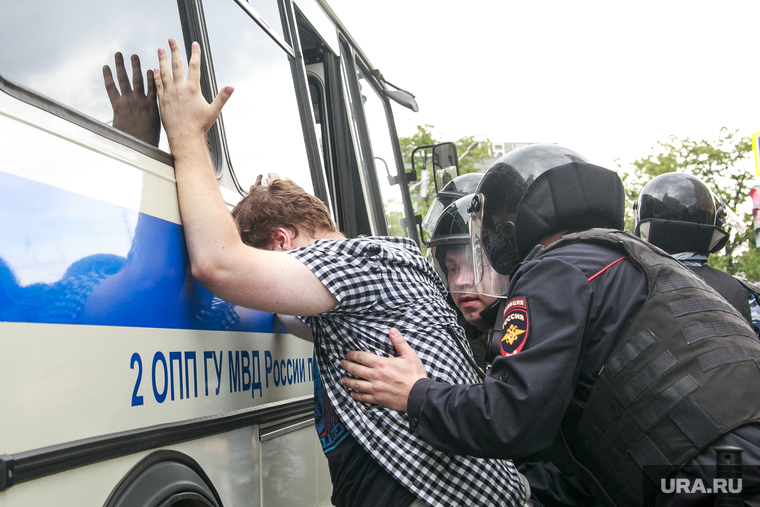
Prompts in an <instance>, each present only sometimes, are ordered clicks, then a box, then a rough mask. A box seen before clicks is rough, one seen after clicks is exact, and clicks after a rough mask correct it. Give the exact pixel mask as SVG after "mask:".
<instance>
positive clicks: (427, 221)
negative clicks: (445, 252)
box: [422, 199, 446, 235]
mask: <svg viewBox="0 0 760 507" xmlns="http://www.w3.org/2000/svg"><path fill="white" fill-rule="evenodd" d="M444 209H446V206H445V205H444V204H443V203H442V202H441V201H440V199H433V203H432V204H431V205H430V208H428V212H427V213H426V214H425V218H424V219H423V220H422V230H424V231H425V232H427V233H428V235H430V234H433V229H435V224H436V223H437V222H438V218H440V216H441V214H442V213H443V210H444Z"/></svg>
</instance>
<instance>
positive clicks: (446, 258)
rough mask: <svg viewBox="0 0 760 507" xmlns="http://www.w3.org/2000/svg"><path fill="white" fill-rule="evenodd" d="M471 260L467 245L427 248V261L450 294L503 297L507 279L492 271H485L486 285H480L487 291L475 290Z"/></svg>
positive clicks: (470, 252) (507, 283) (507, 282)
mask: <svg viewBox="0 0 760 507" xmlns="http://www.w3.org/2000/svg"><path fill="white" fill-rule="evenodd" d="M473 259H474V257H473V255H472V249H471V248H470V245H469V244H467V243H460V244H454V245H451V244H449V245H437V246H433V247H430V248H428V261H429V262H430V263H431V264H432V265H433V267H434V268H435V270H436V272H437V273H438V275H439V276H440V277H441V279H442V280H443V281H444V283H445V284H446V288H447V289H448V291H449V292H450V293H459V294H483V295H486V296H493V297H504V296H505V293H506V292H507V286H508V285H509V277H506V276H501V275H499V274H498V273H496V272H495V271H493V270H490V272H489V271H486V273H484V274H485V276H484V279H485V280H486V283H485V284H484V283H481V285H482V286H484V287H485V288H487V289H488V290H487V292H481V291H479V290H478V289H477V288H476V285H475V280H474V277H473V273H474V266H473ZM489 267H490V265H489Z"/></svg>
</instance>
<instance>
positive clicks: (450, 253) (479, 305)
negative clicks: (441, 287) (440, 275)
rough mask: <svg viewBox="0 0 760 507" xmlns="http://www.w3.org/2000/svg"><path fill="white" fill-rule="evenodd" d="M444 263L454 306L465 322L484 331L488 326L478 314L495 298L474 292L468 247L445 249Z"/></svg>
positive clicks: (458, 246)
mask: <svg viewBox="0 0 760 507" xmlns="http://www.w3.org/2000/svg"><path fill="white" fill-rule="evenodd" d="M444 263H445V270H446V278H445V281H446V284H447V286H448V289H449V293H450V294H451V299H452V300H453V301H454V304H455V305H456V307H457V308H458V309H459V311H460V312H462V316H464V319H465V320H466V321H467V322H469V323H470V324H472V325H473V326H475V327H476V328H478V329H480V330H481V331H486V330H487V329H488V328H489V327H490V326H489V325H488V324H487V323H485V322H484V321H483V317H481V316H480V312H482V311H483V310H485V309H486V308H488V307H489V306H490V305H492V304H493V303H494V302H495V301H496V299H497V298H495V297H491V296H484V295H483V294H478V293H477V292H476V291H475V282H474V278H473V273H472V250H471V249H470V246H469V245H455V246H451V247H449V248H447V249H446V254H445V259H444Z"/></svg>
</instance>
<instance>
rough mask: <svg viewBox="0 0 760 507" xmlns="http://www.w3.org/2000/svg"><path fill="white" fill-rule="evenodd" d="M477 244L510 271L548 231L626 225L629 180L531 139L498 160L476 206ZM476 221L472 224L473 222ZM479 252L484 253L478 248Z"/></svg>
mask: <svg viewBox="0 0 760 507" xmlns="http://www.w3.org/2000/svg"><path fill="white" fill-rule="evenodd" d="M470 211H471V212H472V215H471V220H472V219H476V220H477V217H478V216H480V217H481V218H480V220H481V224H479V227H473V228H472V234H473V236H475V235H477V234H478V230H477V229H478V228H479V229H480V235H481V237H480V238H475V237H473V248H476V247H477V245H478V244H480V245H482V250H483V253H484V254H485V256H486V257H487V258H488V260H489V261H490V263H491V265H492V266H493V267H494V269H495V270H496V271H497V272H498V273H500V274H504V275H507V274H509V273H510V272H511V271H512V269H513V268H514V267H515V266H516V265H517V264H518V263H519V262H521V261H522V259H524V258H525V256H526V255H528V253H530V251H531V250H532V249H533V247H535V246H536V245H537V244H538V243H539V242H540V241H541V240H542V239H543V238H545V237H546V236H548V235H550V234H553V233H556V232H560V231H570V232H572V231H580V230H586V229H591V228H595V227H603V228H611V229H622V228H623V224H624V215H625V198H624V192H623V184H622V182H621V181H620V178H619V177H618V176H617V174H615V173H614V172H613V171H610V170H609V169H605V168H603V167H599V166H595V165H592V164H589V163H588V162H587V160H586V159H585V158H584V157H582V156H581V155H579V154H578V153H576V152H574V151H572V150H570V149H567V148H563V147H561V146H557V145H540V144H538V145H530V146H525V147H523V148H520V149H518V150H515V151H512V152H509V153H507V154H506V155H504V156H503V157H502V158H500V159H499V160H497V161H496V163H495V164H494V165H493V166H491V168H490V169H489V170H488V171H487V172H486V174H485V176H484V177H483V180H482V181H481V182H480V185H479V186H478V190H477V195H476V197H475V198H474V199H473V201H472V205H471V207H470ZM471 227H472V225H471ZM474 255H476V256H477V255H478V253H477V252H475V253H474Z"/></svg>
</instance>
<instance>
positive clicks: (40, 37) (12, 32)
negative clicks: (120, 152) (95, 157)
mask: <svg viewBox="0 0 760 507" xmlns="http://www.w3.org/2000/svg"><path fill="white" fill-rule="evenodd" d="M169 37H175V38H176V39H177V40H182V28H181V25H180V19H179V14H178V12H177V2H176V1H175V0H135V1H131V2H103V1H100V0H80V1H77V2H43V1H41V0H28V1H24V2H6V3H5V4H4V5H3V15H2V16H0V44H2V47H3V50H2V51H0V74H2V76H3V77H4V78H5V79H7V80H9V81H11V82H13V83H16V84H18V85H21V86H24V87H26V88H30V89H32V90H34V91H36V92H39V93H41V94H43V95H45V96H47V97H49V98H52V99H54V100H55V101H57V102H59V103H62V104H63V105H65V106H68V107H71V108H73V109H76V110H78V111H80V112H82V113H85V114H86V115H88V116H90V117H92V118H95V119H96V120H99V121H101V122H103V123H106V124H108V125H110V124H111V123H112V121H113V111H112V109H111V104H110V102H109V100H108V95H107V94H106V89H105V86H104V84H103V72H102V68H103V66H104V65H108V66H109V67H111V71H112V73H113V76H114V80H116V81H118V80H117V78H116V72H115V66H114V54H115V53H116V52H117V51H118V52H121V53H122V54H123V55H124V60H125V64H126V67H127V72H128V75H129V79H130V82H132V66H131V64H130V56H131V55H132V54H136V55H138V56H139V57H140V61H141V64H142V71H143V79H145V75H146V71H147V70H148V69H152V68H154V67H157V66H158V58H157V57H156V49H157V48H158V47H160V46H163V47H166V46H167V40H168V38H169ZM146 85H147V84H146ZM159 147H160V148H161V149H163V150H164V151H168V143H167V142H166V136H165V135H164V134H163V131H162V133H161V141H160V144H159Z"/></svg>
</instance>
